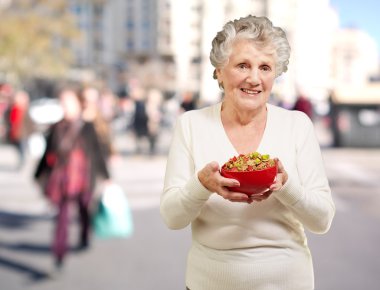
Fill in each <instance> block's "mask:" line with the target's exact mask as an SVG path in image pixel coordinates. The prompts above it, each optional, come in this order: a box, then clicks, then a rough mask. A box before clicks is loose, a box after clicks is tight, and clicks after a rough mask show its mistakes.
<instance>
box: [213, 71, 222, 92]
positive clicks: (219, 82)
mask: <svg viewBox="0 0 380 290" xmlns="http://www.w3.org/2000/svg"><path fill="white" fill-rule="evenodd" d="M213 77H214V79H216V80H217V81H218V85H219V88H221V89H224V87H223V80H222V76H221V69H220V68H216V69H215V70H214V75H213Z"/></svg>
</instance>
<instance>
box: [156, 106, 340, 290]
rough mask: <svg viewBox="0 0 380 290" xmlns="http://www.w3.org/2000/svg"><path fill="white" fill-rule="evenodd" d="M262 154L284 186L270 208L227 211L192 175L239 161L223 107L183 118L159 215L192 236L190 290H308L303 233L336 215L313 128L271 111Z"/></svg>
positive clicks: (229, 206) (231, 206)
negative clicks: (280, 168) (280, 173)
mask: <svg viewBox="0 0 380 290" xmlns="http://www.w3.org/2000/svg"><path fill="white" fill-rule="evenodd" d="M267 108H268V119H267V125H266V128H265V132H264V135H263V138H262V140H261V143H260V145H259V148H258V149H257V151H258V152H260V153H266V154H270V155H271V157H278V158H279V159H280V160H281V162H282V163H283V164H284V167H285V168H286V170H287V172H288V174H289V179H288V182H287V183H286V184H285V185H284V186H283V188H282V189H281V190H279V191H277V192H274V193H273V194H272V195H271V196H270V197H269V198H268V199H267V200H265V201H262V202H260V203H258V202H256V203H253V204H251V205H249V204H245V203H231V202H229V201H227V200H225V199H223V198H222V197H220V196H219V195H217V194H215V193H212V192H209V191H208V190H207V189H206V188H205V187H203V185H202V184H201V183H200V182H199V180H198V178H197V172H198V171H199V170H201V169H202V168H203V167H204V166H205V165H206V164H207V163H209V162H211V161H217V162H218V163H219V164H220V166H221V165H222V164H223V163H224V162H226V161H227V160H228V159H229V158H230V157H232V156H235V155H237V154H238V152H236V150H235V148H234V147H233V145H232V144H231V142H230V141H229V139H228V137H227V135H226V133H225V131H224V128H223V125H222V122H221V117H220V109H221V104H217V105H214V106H211V107H207V108H204V109H202V110H196V111H189V112H187V113H184V114H183V115H182V116H181V117H180V118H179V120H178V122H177V124H176V128H175V132H174V135H173V140H172V145H171V148H170V152H169V156H168V162H167V168H166V175H165V184H164V192H163V195H162V198H161V207H160V210H161V215H162V218H163V220H164V222H165V223H166V224H167V225H168V227H169V228H171V229H182V228H184V227H186V226H188V225H189V224H191V228H192V236H193V245H192V248H191V249H190V252H189V258H188V263H187V272H186V284H187V286H188V287H189V288H190V289H191V290H248V289H254V290H298V289H299V290H301V289H302V290H303V289H305V290H306V289H308V290H309V289H313V287H314V286H313V285H314V281H313V268H312V262H311V256H310V252H309V249H308V247H307V241H306V236H305V233H304V227H305V228H307V229H308V230H310V231H312V232H315V233H324V232H326V231H327V230H328V229H329V227H330V224H331V221H332V219H333V216H334V212H335V207H334V203H333V201H332V198H331V192H330V188H329V186H328V181H327V178H326V176H325V172H324V168H323V162H322V157H321V154H320V149H319V145H318V141H317V139H316V136H315V133H314V128H313V125H312V123H311V121H310V119H308V117H307V116H306V115H304V114H303V113H301V112H295V111H287V110H285V109H282V108H279V107H275V106H272V105H268V106H267Z"/></svg>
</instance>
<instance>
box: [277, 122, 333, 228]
mask: <svg viewBox="0 0 380 290" xmlns="http://www.w3.org/2000/svg"><path fill="white" fill-rule="evenodd" d="M299 116H300V117H302V118H301V122H298V125H297V126H296V127H297V128H296V136H297V137H295V138H296V168H297V173H298V176H299V180H300V182H298V181H297V179H296V178H295V177H294V176H292V175H289V178H288V181H287V182H286V184H285V185H284V186H283V187H282V189H281V190H279V191H277V192H276V193H275V196H276V198H277V199H278V200H279V201H280V202H281V203H283V204H284V205H285V206H287V207H288V208H289V209H290V210H291V211H292V212H293V214H294V215H295V217H296V218H297V219H298V220H299V221H300V222H301V223H302V224H303V225H304V226H305V227H306V228H307V229H308V230H309V231H311V232H313V233H319V234H322V233H325V232H327V231H328V230H329V228H330V226H331V222H332V219H333V217H334V214H335V205H334V202H333V200H332V197H331V190H330V187H329V184H328V180H327V177H326V174H325V170H324V166H323V160H322V156H321V151H320V147H319V143H318V140H317V138H316V135H315V132H314V127H313V124H312V122H311V120H310V119H309V118H307V117H306V116H304V115H299ZM298 121H300V120H298ZM299 124H300V125H301V126H299Z"/></svg>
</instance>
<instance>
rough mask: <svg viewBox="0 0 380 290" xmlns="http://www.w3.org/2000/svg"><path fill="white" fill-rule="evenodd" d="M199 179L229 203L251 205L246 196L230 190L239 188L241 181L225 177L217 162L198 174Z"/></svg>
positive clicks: (211, 163)
mask: <svg viewBox="0 0 380 290" xmlns="http://www.w3.org/2000/svg"><path fill="white" fill-rule="evenodd" d="M198 179H199V181H200V182H201V183H202V185H203V186H204V187H206V188H207V189H208V190H209V191H211V192H215V193H217V194H219V195H220V196H221V197H223V198H225V199H227V200H229V201H232V202H245V203H251V201H250V199H249V198H248V196H247V195H246V194H244V193H240V192H233V191H230V190H229V189H228V187H239V186H240V184H239V181H237V180H235V179H231V178H225V177H223V176H222V175H221V174H220V171H219V164H218V163H217V162H215V161H213V162H210V163H208V164H207V165H206V166H205V167H204V168H203V169H201V170H200V171H199V172H198Z"/></svg>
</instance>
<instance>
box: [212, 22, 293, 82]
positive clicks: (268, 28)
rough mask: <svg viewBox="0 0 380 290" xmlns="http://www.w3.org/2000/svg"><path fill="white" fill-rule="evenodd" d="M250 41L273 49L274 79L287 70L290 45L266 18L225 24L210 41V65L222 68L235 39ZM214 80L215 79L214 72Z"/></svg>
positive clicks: (281, 31) (283, 35)
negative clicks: (274, 61)
mask: <svg viewBox="0 0 380 290" xmlns="http://www.w3.org/2000/svg"><path fill="white" fill-rule="evenodd" d="M242 38H243V39H251V40H253V41H254V42H255V44H256V45H257V46H259V47H266V48H273V49H274V52H275V56H276V68H275V69H276V77H278V76H279V75H281V74H282V73H283V72H286V71H287V70H288V64H289V57H290V45H289V42H288V40H287V38H286V34H285V32H284V30H282V29H281V28H280V27H276V26H273V24H272V22H271V21H270V20H269V19H268V18H267V17H256V16H252V15H248V16H247V17H242V18H240V19H235V20H233V21H229V22H227V23H226V24H225V25H224V27H223V30H221V31H219V32H218V33H217V34H216V36H215V38H214V39H213V41H212V49H211V52H210V60H211V64H212V65H213V66H214V67H215V68H219V67H222V66H223V65H225V64H226V63H227V61H228V58H229V56H230V54H231V49H232V44H233V43H234V41H235V40H237V39H242ZM213 77H214V79H217V76H216V70H214V76H213Z"/></svg>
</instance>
